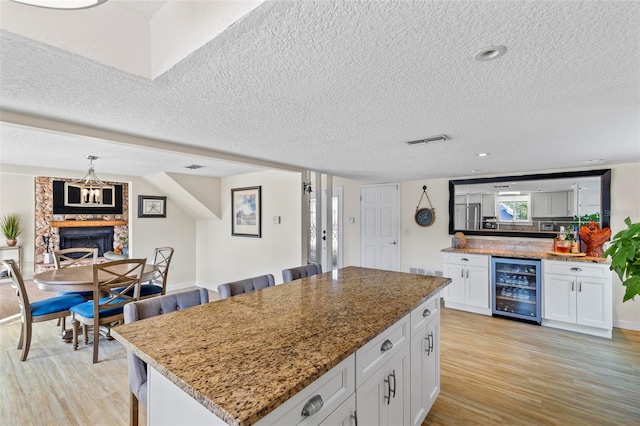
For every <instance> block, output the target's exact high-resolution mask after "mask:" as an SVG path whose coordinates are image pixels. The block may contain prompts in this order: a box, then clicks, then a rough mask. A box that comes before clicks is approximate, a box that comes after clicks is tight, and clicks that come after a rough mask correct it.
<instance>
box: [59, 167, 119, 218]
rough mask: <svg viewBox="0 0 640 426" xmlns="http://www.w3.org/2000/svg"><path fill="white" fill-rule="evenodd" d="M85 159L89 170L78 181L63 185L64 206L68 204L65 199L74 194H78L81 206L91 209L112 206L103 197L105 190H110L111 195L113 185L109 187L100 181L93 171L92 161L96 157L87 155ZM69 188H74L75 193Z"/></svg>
mask: <svg viewBox="0 0 640 426" xmlns="http://www.w3.org/2000/svg"><path fill="white" fill-rule="evenodd" d="M85 158H86V159H87V160H89V170H88V171H87V174H86V175H84V177H83V178H82V179H80V180H76V181H73V182H65V184H64V186H65V191H64V194H65V205H66V204H68V202H69V200H68V199H67V198H68V197H69V194H72V193H74V192H75V193H77V194H78V196H79V199H80V200H79V201H80V202H79V203H78V204H80V205H82V206H87V207H92V206H105V205H109V206H110V205H113V200H106V202H105V197H104V196H103V195H104V191H105V190H110V193H111V194H113V190H114V187H113V185H109V184H107V183H104V182H103V181H101V180H100V178H98V176H96V172H95V171H94V170H93V160H97V159H98V157H96V156H95V155H87V156H86V157H85ZM71 188H74V189H75V191H70V189H71ZM111 198H113V197H111Z"/></svg>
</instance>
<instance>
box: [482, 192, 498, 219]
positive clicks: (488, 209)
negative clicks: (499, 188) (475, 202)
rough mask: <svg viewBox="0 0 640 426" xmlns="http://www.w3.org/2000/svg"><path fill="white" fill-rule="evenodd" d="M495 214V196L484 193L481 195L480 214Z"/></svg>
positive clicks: (489, 215)
mask: <svg viewBox="0 0 640 426" xmlns="http://www.w3.org/2000/svg"><path fill="white" fill-rule="evenodd" d="M495 215H496V196H495V195H494V194H484V195H483V196H482V216H488V217H493V216H495Z"/></svg>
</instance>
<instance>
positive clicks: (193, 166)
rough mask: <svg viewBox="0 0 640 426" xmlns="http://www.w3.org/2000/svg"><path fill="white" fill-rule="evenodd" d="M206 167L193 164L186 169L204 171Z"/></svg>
mask: <svg viewBox="0 0 640 426" xmlns="http://www.w3.org/2000/svg"><path fill="white" fill-rule="evenodd" d="M203 167H204V166H201V165H199V164H192V165H190V166H185V169H191V170H198V169H202V168H203Z"/></svg>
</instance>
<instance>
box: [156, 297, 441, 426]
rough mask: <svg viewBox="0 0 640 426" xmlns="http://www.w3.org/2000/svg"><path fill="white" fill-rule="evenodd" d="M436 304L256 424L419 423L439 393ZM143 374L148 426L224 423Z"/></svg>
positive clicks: (394, 327) (401, 323) (395, 327)
mask: <svg viewBox="0 0 640 426" xmlns="http://www.w3.org/2000/svg"><path fill="white" fill-rule="evenodd" d="M439 301H440V296H439V294H436V295H435V296H433V297H431V298H429V299H428V300H427V301H425V302H423V303H422V304H421V305H420V306H418V307H417V308H416V309H414V310H413V311H412V312H411V313H410V314H409V315H407V316H405V317H404V318H402V319H401V320H400V321H398V322H397V323H395V324H393V325H392V326H391V327H389V328H388V329H387V330H385V331H384V332H382V333H381V334H380V335H378V336H376V337H375V338H374V339H372V340H371V341H369V342H368V343H367V344H366V345H364V346H363V347H361V348H360V349H358V350H357V351H356V353H355V354H352V355H350V356H349V357H348V358H347V359H345V360H343V361H342V362H341V363H340V364H338V365H337V366H335V367H334V368H332V369H331V370H330V371H329V372H327V373H325V374H324V375H322V376H321V377H320V378H318V379H317V380H316V381H314V382H313V383H312V384H310V385H309V386H307V387H306V388H304V389H303V390H302V391H300V392H298V393H297V394H295V395H294V396H292V397H291V398H290V399H289V400H288V401H286V402H285V403H284V404H282V405H281V406H280V407H278V408H277V409H276V410H274V411H272V412H271V413H269V414H267V415H266V416H265V417H263V418H262V419H260V420H259V421H258V422H257V423H256V425H278V424H292V425H338V424H339V425H356V424H358V423H357V422H360V424H367V425H392V424H413V425H420V424H421V423H422V421H424V419H425V418H426V416H427V414H428V412H429V409H430V408H431V406H432V405H433V403H434V402H435V399H436V398H437V396H438V395H439V393H440V362H439V361H440V333H439V328H440V309H439ZM148 370H149V372H148V389H149V391H148V394H147V424H148V425H154V426H155V425H180V424H185V425H186V424H188V425H226V424H227V423H226V422H224V421H223V420H222V419H220V418H219V417H218V416H216V415H215V414H214V413H212V412H211V411H209V410H208V409H206V408H205V407H204V406H203V405H202V404H201V403H199V402H198V401H197V400H196V399H194V398H192V397H191V396H190V395H188V394H187V393H186V392H185V391H183V390H182V389H181V388H179V387H178V386H176V385H175V384H174V383H172V382H171V381H170V380H169V379H168V378H166V377H165V376H164V375H163V374H161V373H159V372H158V371H157V370H155V369H154V368H152V367H148Z"/></svg>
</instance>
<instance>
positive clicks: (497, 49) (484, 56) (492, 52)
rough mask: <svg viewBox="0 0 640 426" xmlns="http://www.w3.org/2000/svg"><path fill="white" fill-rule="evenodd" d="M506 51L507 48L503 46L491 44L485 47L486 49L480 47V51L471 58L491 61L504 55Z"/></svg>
mask: <svg viewBox="0 0 640 426" xmlns="http://www.w3.org/2000/svg"><path fill="white" fill-rule="evenodd" d="M506 51H507V48H506V47H504V46H491V47H487V48H486V49H482V50H481V51H479V52H478V53H476V54H475V55H473V58H474V59H475V60H476V61H480V62H486V61H492V60H494V59H498V58H499V57H500V56H502V55H504V54H505V52H506Z"/></svg>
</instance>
